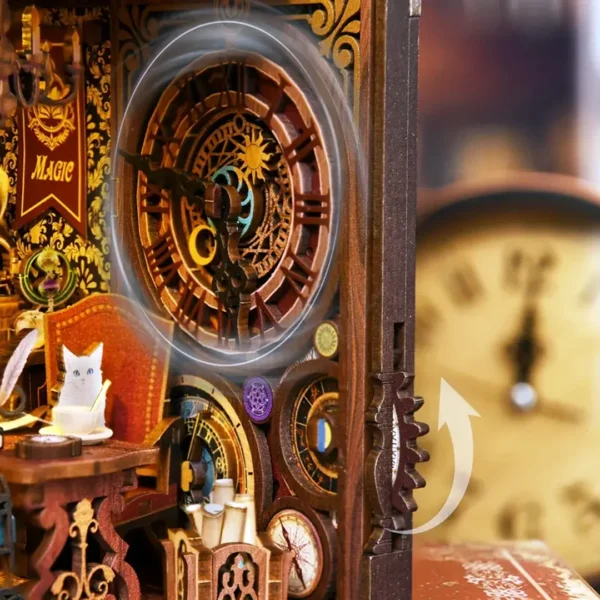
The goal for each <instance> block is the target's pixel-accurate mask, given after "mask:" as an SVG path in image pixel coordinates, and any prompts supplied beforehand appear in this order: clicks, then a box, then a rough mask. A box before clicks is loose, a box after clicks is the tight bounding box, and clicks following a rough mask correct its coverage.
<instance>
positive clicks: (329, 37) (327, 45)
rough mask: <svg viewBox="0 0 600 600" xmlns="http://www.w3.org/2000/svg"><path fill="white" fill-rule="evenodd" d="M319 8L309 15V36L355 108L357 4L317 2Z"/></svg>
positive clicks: (346, 0)
mask: <svg viewBox="0 0 600 600" xmlns="http://www.w3.org/2000/svg"><path fill="white" fill-rule="evenodd" d="M319 4H320V5H321V7H322V8H319V9H317V10H315V11H314V12H313V13H312V15H310V17H309V19H308V22H309V23H310V26H311V29H312V30H313V33H315V34H316V35H318V36H319V37H320V38H322V40H321V41H320V42H319V49H320V51H321V54H323V56H325V57H326V58H331V59H332V60H333V63H334V64H335V66H336V67H337V68H338V69H339V70H340V72H341V75H342V80H343V82H344V89H345V90H346V93H347V95H348V97H349V98H352V100H353V104H354V108H355V110H357V108H358V88H359V81H360V58H359V55H360V43H359V36H360V0H321V1H320V2H319Z"/></svg>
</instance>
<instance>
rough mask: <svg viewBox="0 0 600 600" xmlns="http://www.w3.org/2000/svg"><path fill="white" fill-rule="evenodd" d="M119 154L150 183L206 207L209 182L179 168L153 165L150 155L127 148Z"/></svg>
mask: <svg viewBox="0 0 600 600" xmlns="http://www.w3.org/2000/svg"><path fill="white" fill-rule="evenodd" d="M119 154H121V156H122V157H123V158H124V159H125V160H126V161H127V162H128V163H129V164H131V165H132V166H133V167H134V168H135V169H137V170H138V171H141V172H142V173H143V174H144V175H145V176H146V179H147V180H148V183H151V184H153V185H155V186H157V187H159V188H160V189H163V190H170V191H171V192H172V193H173V194H174V195H175V196H176V197H181V196H185V197H186V198H187V199H188V200H190V201H194V202H197V203H198V204H200V208H203V207H204V193H205V191H206V188H207V185H208V182H204V181H203V180H201V179H200V178H199V177H195V176H194V175H190V174H189V173H186V172H185V171H181V170H179V169H171V168H168V167H153V166H152V162H151V159H150V157H149V156H144V155H141V154H131V153H129V152H126V151H125V150H119Z"/></svg>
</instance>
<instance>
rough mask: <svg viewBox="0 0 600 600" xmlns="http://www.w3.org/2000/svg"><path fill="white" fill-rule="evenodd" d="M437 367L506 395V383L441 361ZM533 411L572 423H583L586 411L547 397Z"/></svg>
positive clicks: (444, 371) (449, 373)
mask: <svg viewBox="0 0 600 600" xmlns="http://www.w3.org/2000/svg"><path fill="white" fill-rule="evenodd" d="M435 368H436V369H437V370H438V371H439V372H440V373H441V375H442V376H443V377H447V378H449V379H450V378H453V377H456V378H461V379H463V380H465V381H469V382H470V383H471V384H472V385H478V386H481V388H482V390H488V391H490V392H491V393H492V394H497V393H502V395H503V396H505V394H506V387H505V385H504V384H502V383H499V382H497V381H491V380H489V379H485V378H484V377H480V376H477V375H474V374H472V373H465V372H463V371H458V370H456V369H454V368H451V367H445V366H444V365H440V364H439V363H436V364H435ZM488 397H489V396H488V394H486V393H483V394H480V395H479V398H482V399H483V398H488ZM531 412H532V413H538V414H540V415H542V416H545V417H548V418H557V419H560V420H561V421H569V422H572V423H582V422H583V421H584V420H585V413H584V411H583V410H581V409H579V408H574V407H571V406H568V405H565V404H564V403H562V402H558V401H555V400H548V399H545V398H542V399H541V400H540V401H539V402H538V403H537V404H536V406H535V409H534V410H533V411H531Z"/></svg>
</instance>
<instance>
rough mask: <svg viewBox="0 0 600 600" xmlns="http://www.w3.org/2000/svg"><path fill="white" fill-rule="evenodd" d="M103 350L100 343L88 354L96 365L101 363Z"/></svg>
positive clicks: (102, 345)
mask: <svg viewBox="0 0 600 600" xmlns="http://www.w3.org/2000/svg"><path fill="white" fill-rule="evenodd" d="M103 350H104V344H103V343H102V342H101V343H100V344H98V346H97V348H95V350H94V351H93V352H92V353H91V354H90V358H93V359H94V360H95V361H98V364H100V363H102V352H103Z"/></svg>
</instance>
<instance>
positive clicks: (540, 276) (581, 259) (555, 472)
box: [415, 184, 600, 575]
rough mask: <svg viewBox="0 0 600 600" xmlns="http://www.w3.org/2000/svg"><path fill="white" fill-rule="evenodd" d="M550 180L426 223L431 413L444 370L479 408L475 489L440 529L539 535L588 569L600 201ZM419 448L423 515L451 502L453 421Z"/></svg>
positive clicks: (420, 335) (450, 535) (595, 569)
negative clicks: (422, 452)
mask: <svg viewBox="0 0 600 600" xmlns="http://www.w3.org/2000/svg"><path fill="white" fill-rule="evenodd" d="M548 186H549V189H547V190H545V189H544V188H543V187H542V188H541V189H536V188H535V187H531V186H528V187H523V188H520V187H518V186H516V187H515V188H514V189H506V190H495V191H490V192H487V193H481V194H476V195H474V196H469V197H466V198H464V199H463V201H461V202H455V203H454V204H453V205H452V206H449V207H447V208H445V209H444V210H442V211H440V212H439V213H438V214H437V215H435V216H432V217H431V218H430V219H429V220H428V221H426V222H425V223H424V224H423V227H422V228H421V230H420V233H419V239H418V258H417V333H416V343H417V355H416V365H417V377H416V379H415V385H416V391H417V393H418V394H419V395H422V396H424V397H425V398H426V399H427V400H428V402H426V404H425V409H424V414H423V415H422V416H423V419H424V420H425V421H428V422H435V420H436V419H437V410H438V402H437V400H438V399H439V390H440V379H441V378H444V379H445V380H446V381H447V382H448V383H449V384H450V385H451V386H452V387H453V388H454V389H455V390H456V391H457V392H459V393H460V394H461V395H462V396H463V397H464V399H465V400H466V401H467V402H468V403H469V404H471V406H473V408H474V409H475V410H476V411H477V412H478V413H479V414H480V415H481V417H482V418H481V419H472V421H471V423H472V427H473V435H474V444H475V458H474V470H473V475H472V479H471V483H470V485H469V488H468V491H467V494H466V496H465V498H464V499H463V501H462V503H461V504H460V506H459V508H458V509H457V511H456V512H455V513H454V514H453V515H452V516H451V518H449V519H448V520H447V521H446V522H445V523H444V524H442V525H441V526H440V527H439V528H437V529H436V530H434V531H433V532H432V533H431V536H432V537H437V538H443V539H452V540H461V539H466V540H478V541H493V540H497V539H501V538H511V539H518V538H528V539H531V538H535V539H543V540H545V541H546V542H547V543H548V544H549V545H550V546H551V547H552V548H553V549H554V550H556V551H557V552H558V553H559V554H561V555H562V556H564V557H565V558H566V559H567V560H568V562H569V563H570V564H572V565H573V566H574V567H575V568H576V569H577V570H579V571H581V572H583V573H584V574H586V575H592V574H598V573H599V572H600V561H598V558H597V557H598V550H599V549H600V546H599V545H598V535H597V532H596V530H595V527H592V526H590V519H592V517H591V514H592V513H591V512H590V511H592V510H593V509H592V507H593V506H595V505H596V503H597V502H598V498H600V488H598V483H597V480H598V475H597V474H598V467H599V466H600V459H598V453H597V452H596V451H595V450H594V448H596V447H597V444H598V442H597V440H598V435H599V433H600V404H599V403H598V399H599V397H600V396H599V395H600V386H599V379H598V376H597V371H598V361H599V360H600V268H599V266H598V244H599V240H600V207H599V206H598V204H600V203H599V202H598V200H596V199H595V198H589V199H590V200H592V201H593V202H584V201H583V200H582V199H579V196H584V194H583V193H580V192H578V191H577V187H576V186H575V184H571V187H566V188H565V187H564V186H562V187H561V188H560V189H558V190H553V189H552V187H551V186H550V185H549V184H548ZM585 199H588V197H587V196H585ZM594 202H595V203H594ZM423 445H424V446H426V447H427V446H428V445H429V447H428V449H430V450H431V457H432V458H431V462H430V463H429V464H428V465H425V466H424V467H423V471H424V475H425V477H426V478H427V481H428V485H427V492H426V493H420V494H418V502H419V506H420V510H419V513H417V520H418V521H419V523H423V522H426V521H427V520H428V519H429V518H431V517H432V516H433V515H434V514H436V513H437V511H438V510H439V509H440V507H441V506H442V505H443V503H444V501H445V499H446V498H447V497H448V494H449V492H450V488H451V485H452V479H453V477H454V470H455V464H454V454H453V450H452V447H451V443H450V436H448V435H447V432H444V431H442V432H440V434H438V435H436V436H432V435H430V436H428V437H427V438H425V439H424V444H423ZM432 446H433V447H432ZM492 474H493V475H492ZM428 475H429V476H428Z"/></svg>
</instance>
